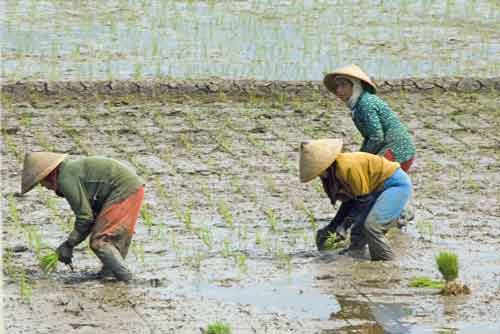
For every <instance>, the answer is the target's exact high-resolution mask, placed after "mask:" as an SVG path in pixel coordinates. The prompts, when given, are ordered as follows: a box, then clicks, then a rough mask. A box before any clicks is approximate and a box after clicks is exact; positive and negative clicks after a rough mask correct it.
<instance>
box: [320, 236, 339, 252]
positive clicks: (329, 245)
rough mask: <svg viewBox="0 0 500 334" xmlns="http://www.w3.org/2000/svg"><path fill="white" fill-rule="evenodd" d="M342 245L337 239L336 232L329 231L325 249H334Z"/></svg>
mask: <svg viewBox="0 0 500 334" xmlns="http://www.w3.org/2000/svg"><path fill="white" fill-rule="evenodd" d="M340 247H342V244H341V243H340V242H338V241H337V234H336V233H332V232H329V233H328V237H327V238H326V241H325V245H324V249H325V250H334V249H338V248H340Z"/></svg>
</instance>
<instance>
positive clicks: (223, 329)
mask: <svg viewBox="0 0 500 334" xmlns="http://www.w3.org/2000/svg"><path fill="white" fill-rule="evenodd" d="M203 332H204V333H205V334H231V326H229V325H228V324H226V323H224V322H221V321H216V322H214V323H212V324H210V325H208V326H207V329H205V330H204V331H203Z"/></svg>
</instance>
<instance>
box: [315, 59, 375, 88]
mask: <svg viewBox="0 0 500 334" xmlns="http://www.w3.org/2000/svg"><path fill="white" fill-rule="evenodd" d="M338 75H345V76H348V77H352V78H356V79H359V80H361V81H363V82H364V83H365V84H366V85H367V89H368V90H369V91H370V93H372V94H375V93H376V92H377V86H375V84H374V83H373V82H372V81H371V80H370V78H369V77H368V75H367V74H366V73H365V72H363V70H362V69H360V68H359V67H358V66H356V65H349V66H344V67H341V68H338V69H336V70H335V71H333V72H332V73H328V74H327V75H325V77H324V78H323V83H324V84H325V87H326V88H327V89H328V90H329V91H330V92H332V93H335V91H334V87H335V86H334V80H335V77H336V76H338Z"/></svg>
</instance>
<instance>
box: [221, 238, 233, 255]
mask: <svg viewBox="0 0 500 334" xmlns="http://www.w3.org/2000/svg"><path fill="white" fill-rule="evenodd" d="M230 244H231V241H229V240H228V239H224V240H222V250H221V255H222V257H224V258H227V257H229V256H230V255H231V250H230V248H229V246H230Z"/></svg>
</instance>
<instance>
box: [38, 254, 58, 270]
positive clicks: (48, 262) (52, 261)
mask: <svg viewBox="0 0 500 334" xmlns="http://www.w3.org/2000/svg"><path fill="white" fill-rule="evenodd" d="M58 262H59V256H58V255H57V253H56V252H55V251H54V250H51V251H50V252H49V253H48V254H46V255H44V256H42V257H40V261H39V266H40V268H41V269H42V270H43V272H45V273H51V272H53V271H54V270H56V268H57V264H58Z"/></svg>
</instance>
